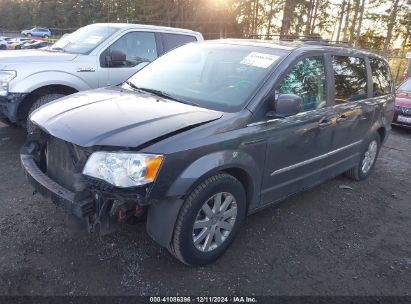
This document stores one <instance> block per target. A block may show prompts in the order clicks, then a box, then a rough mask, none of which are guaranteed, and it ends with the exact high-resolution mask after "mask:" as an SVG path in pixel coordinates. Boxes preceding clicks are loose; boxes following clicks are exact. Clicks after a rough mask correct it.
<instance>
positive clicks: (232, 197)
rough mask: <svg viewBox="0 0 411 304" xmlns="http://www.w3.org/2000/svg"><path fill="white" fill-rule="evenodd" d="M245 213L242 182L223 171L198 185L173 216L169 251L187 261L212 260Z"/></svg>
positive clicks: (220, 252)
mask: <svg viewBox="0 0 411 304" xmlns="http://www.w3.org/2000/svg"><path fill="white" fill-rule="evenodd" d="M245 214H246V195H245V190H244V188H243V185H242V184H241V183H240V182H239V181H238V180H237V179H236V178H235V177H233V176H231V175H229V174H225V173H220V174H217V175H214V176H212V177H210V178H208V179H206V180H205V181H204V182H202V183H201V184H200V185H198V186H197V187H196V188H195V189H194V190H193V191H192V192H191V193H190V195H189V196H188V197H187V199H186V200H185V202H184V204H183V207H182V208H181V210H180V213H179V215H178V218H177V222H176V225H175V228H174V236H173V240H172V244H171V246H170V252H171V253H172V254H173V255H174V256H175V257H176V258H177V259H179V260H180V261H181V262H183V263H185V264H187V265H193V266H194V265H205V264H208V263H211V262H213V261H215V260H216V259H217V258H219V257H220V256H221V255H222V254H223V253H224V252H225V251H226V249H227V248H228V246H229V245H230V244H231V242H232V241H233V239H234V237H235V236H236V234H237V232H238V229H239V227H240V225H241V223H242V222H243V221H244V218H245Z"/></svg>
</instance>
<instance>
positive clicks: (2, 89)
mask: <svg viewBox="0 0 411 304" xmlns="http://www.w3.org/2000/svg"><path fill="white" fill-rule="evenodd" d="M16 76H17V72H16V71H0V96H7V94H8V93H9V82H10V81H11V80H12V79H14V78H15V77H16Z"/></svg>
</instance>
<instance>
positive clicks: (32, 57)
mask: <svg viewBox="0 0 411 304" xmlns="http://www.w3.org/2000/svg"><path fill="white" fill-rule="evenodd" d="M76 57H77V55H73V54H66V53H60V52H48V51H44V50H17V51H16V50H10V51H1V53H0V67H4V66H7V65H9V64H16V63H36V62H47V63H50V62H61V61H70V60H73V59H74V58H76Z"/></svg>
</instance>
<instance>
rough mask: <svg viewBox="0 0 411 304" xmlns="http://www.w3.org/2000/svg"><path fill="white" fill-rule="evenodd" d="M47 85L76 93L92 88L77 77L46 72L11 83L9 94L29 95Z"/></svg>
mask: <svg viewBox="0 0 411 304" xmlns="http://www.w3.org/2000/svg"><path fill="white" fill-rule="evenodd" d="M49 85H64V86H68V87H71V88H73V89H75V90H77V91H84V90H90V89H92V88H93V87H92V86H91V85H89V84H88V83H87V82H85V81H84V80H83V79H82V78H80V77H78V76H77V75H73V74H71V73H68V72H62V71H47V72H37V73H34V74H30V75H29V76H27V77H25V78H23V79H17V81H16V82H15V83H11V87H10V91H11V92H20V93H31V92H33V91H34V90H36V89H39V88H42V87H45V86H49Z"/></svg>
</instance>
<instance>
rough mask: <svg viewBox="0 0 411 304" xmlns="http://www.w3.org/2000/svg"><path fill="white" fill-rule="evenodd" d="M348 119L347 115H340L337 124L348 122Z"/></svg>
mask: <svg viewBox="0 0 411 304" xmlns="http://www.w3.org/2000/svg"><path fill="white" fill-rule="evenodd" d="M347 119H348V117H347V116H345V115H340V116H338V117H337V119H336V121H337V122H343V121H346V120H347Z"/></svg>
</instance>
